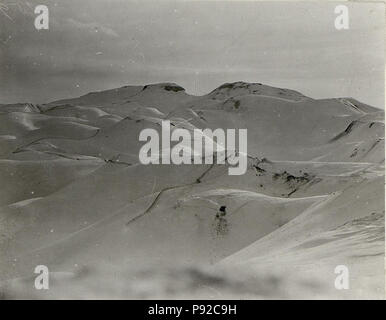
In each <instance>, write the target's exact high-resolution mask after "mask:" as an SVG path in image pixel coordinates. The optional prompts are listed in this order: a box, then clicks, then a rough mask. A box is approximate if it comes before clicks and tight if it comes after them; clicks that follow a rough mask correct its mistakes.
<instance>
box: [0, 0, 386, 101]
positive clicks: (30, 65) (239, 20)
mask: <svg viewBox="0 0 386 320" xmlns="http://www.w3.org/2000/svg"><path fill="white" fill-rule="evenodd" d="M0 2H2V3H4V2H8V3H11V5H9V6H8V7H9V10H8V11H7V13H8V15H9V16H10V17H11V18H12V20H10V19H9V18H7V17H6V16H5V15H3V14H1V13H0V103H11V102H27V101H28V102H48V101H52V100H56V99H60V98H67V97H72V96H79V95H81V94H84V93H87V92H90V91H96V90H103V89H109V88H114V87H119V86H123V85H128V84H147V83H154V82H166V81H170V82H176V83H178V84H180V85H182V86H183V87H185V88H186V90H187V91H188V92H189V93H192V94H204V93H207V92H209V91H211V90H213V89H214V88H215V87H217V86H218V85H220V84H222V83H224V82H231V81H238V80H242V81H248V82H262V83H265V84H269V85H273V86H277V87H286V88H291V89H295V90H298V91H300V92H302V93H303V94H306V95H308V96H311V97H314V98H324V97H345V96H351V97H354V98H356V99H358V100H361V101H362V102H365V103H368V104H371V105H373V106H376V107H380V108H382V107H383V102H384V81H383V78H384V51H383V36H384V11H383V10H384V6H383V4H371V3H367V4H365V3H345V4H346V5H347V6H348V7H349V14H350V29H349V30H342V31H337V30H336V29H335V28H334V19H335V17H336V15H335V14H334V7H335V6H336V4H337V3H326V2H324V3H315V2H310V3H293V2H288V3H285V2H280V3H274V2H270V3H266V2H237V3H236V2H233V1H192V2H187V1H160V0H158V1H143V0H141V1H127V0H125V1H124V0H65V1H59V0H58V1H49V0H39V1H35V0H34V1H29V3H30V4H31V7H32V8H33V7H34V5H36V4H46V5H47V6H48V7H49V9H50V29H49V30H48V31H44V30H43V31H37V30H36V29H35V28H34V17H35V15H34V14H33V11H32V9H30V8H28V7H27V6H26V5H25V1H21V0H20V1H19V3H21V6H22V7H23V8H24V9H25V12H21V11H20V9H19V8H18V7H17V6H15V5H12V4H15V3H16V2H18V1H17V0H13V1H12V0H8V1H6V0H0Z"/></svg>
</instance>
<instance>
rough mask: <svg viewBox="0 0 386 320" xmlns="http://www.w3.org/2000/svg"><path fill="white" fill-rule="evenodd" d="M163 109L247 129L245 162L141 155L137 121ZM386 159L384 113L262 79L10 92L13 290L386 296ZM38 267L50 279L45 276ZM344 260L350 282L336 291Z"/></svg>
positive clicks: (9, 278) (5, 238)
mask: <svg viewBox="0 0 386 320" xmlns="http://www.w3.org/2000/svg"><path fill="white" fill-rule="evenodd" d="M162 120H170V122H171V123H172V125H173V128H174V129H176V128H185V129H189V130H193V129H194V128H198V129H205V128H210V129H216V128H223V129H233V128H236V129H237V128H240V129H244V128H246V129H247V130H248V156H249V157H248V170H247V173H246V174H245V175H241V176H229V175H228V171H227V165H216V164H215V165H209V164H202V165H147V166H145V165H141V164H140V163H139V161H138V153H139V149H140V147H141V146H142V145H143V142H140V141H139V140H138V136H139V132H140V131H141V130H142V129H145V128H153V129H155V130H157V131H160V123H161V121H162ZM384 157H385V152H384V112H383V111H381V110H379V109H376V108H373V107H371V106H368V105H366V104H363V103H361V102H359V101H357V100H354V99H352V98H340V99H323V100H316V99H312V98H310V97H306V96H304V95H302V94H301V93H299V92H296V91H293V90H289V89H280V88H274V87H270V86H267V85H263V84H259V83H245V82H235V83H226V84H223V85H222V86H220V87H218V88H216V89H215V90H213V91H212V92H210V93H209V94H207V95H204V96H192V95H189V94H188V93H187V92H186V91H185V89H184V88H182V87H181V86H179V85H177V84H174V83H161V84H151V85H146V86H125V87H122V88H118V89H112V90H107V91H101V92H93V93H89V94H86V95H84V96H81V97H79V98H74V99H67V100H61V101H55V102H52V103H49V104H43V105H34V104H27V103H26V104H23V103H21V104H14V105H0V181H1V182H2V188H0V257H1V259H0V280H1V281H2V282H1V284H0V288H2V289H1V291H2V294H3V295H4V297H10V298H19V297H35V298H45V297H49V298H69V297H75V298H101V297H103V298H141V297H144V298H160V297H162V298H183V297H186V298H197V297H201V298H224V297H233V298H256V297H261V298H272V297H274V298H288V297H289V298H293V297H298V298H299V297H300V298H317V297H335V298H382V297H383V296H384V280H383V279H384V268H383V254H384ZM222 206H226V215H225V217H224V218H222V219H218V217H216V214H217V213H218V211H219V208H220V207H222ZM36 265H47V266H48V268H49V270H50V271H51V277H52V278H53V279H54V280H53V282H52V284H51V287H50V290H48V291H47V292H44V293H42V292H41V291H36V290H34V289H33V279H34V276H35V275H34V273H33V270H34V267H35V266H36ZM336 265H346V266H347V267H348V268H349V270H351V275H352V276H351V287H350V289H351V290H347V291H345V290H342V291H340V290H336V289H335V288H334V279H335V277H336V274H335V273H334V268H335V266H336ZM288 288H290V291H289V289H288Z"/></svg>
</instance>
